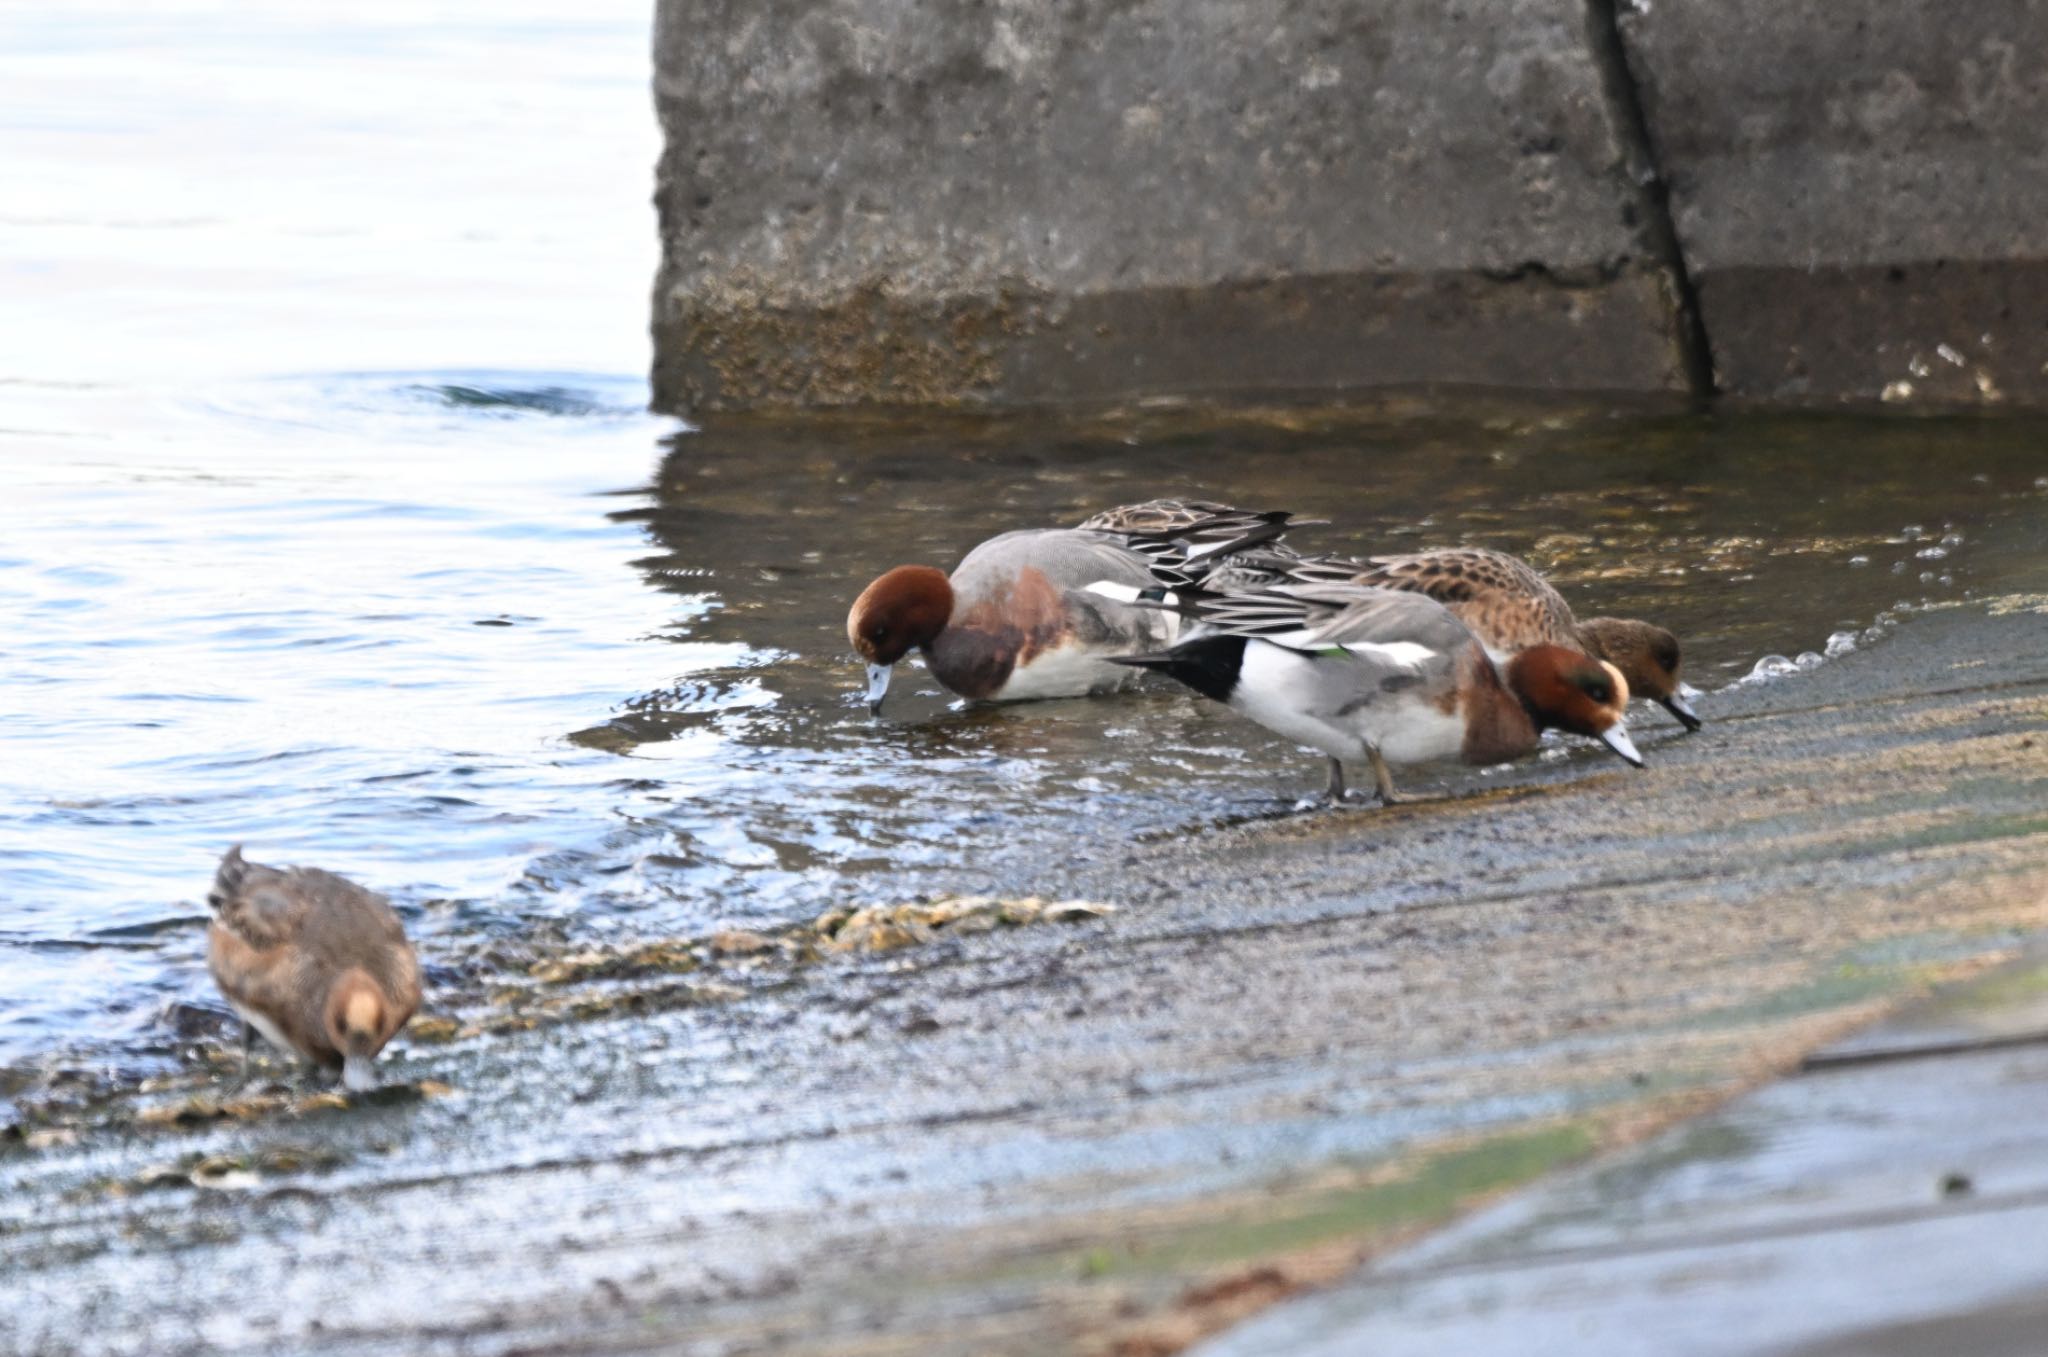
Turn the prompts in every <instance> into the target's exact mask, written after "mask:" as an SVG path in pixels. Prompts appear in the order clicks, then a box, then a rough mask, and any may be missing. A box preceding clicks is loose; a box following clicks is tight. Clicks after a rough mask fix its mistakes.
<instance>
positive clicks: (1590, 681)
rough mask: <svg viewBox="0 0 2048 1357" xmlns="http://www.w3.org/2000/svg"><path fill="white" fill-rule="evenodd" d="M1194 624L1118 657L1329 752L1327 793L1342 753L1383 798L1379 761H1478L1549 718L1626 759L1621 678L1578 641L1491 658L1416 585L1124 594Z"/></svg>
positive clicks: (1110, 584) (1388, 795) (1121, 596)
mask: <svg viewBox="0 0 2048 1357" xmlns="http://www.w3.org/2000/svg"><path fill="white" fill-rule="evenodd" d="M1096 592H1098V593H1101V594H1103V595H1104V596H1105V597H1108V598H1112V599H1115V600H1117V601H1119V602H1123V603H1126V604H1137V605H1142V606H1149V607H1157V608H1164V609H1167V610H1171V611H1176V612H1179V613H1181V614H1182V615H1183V616H1185V617H1186V618H1188V619H1190V620H1191V621H1192V622H1194V623H1195V624H1196V625H1194V626H1193V627H1191V628H1190V630H1189V634H1188V635H1187V636H1186V637H1184V638H1183V639H1181V640H1179V641H1177V642H1176V643H1175V644H1174V645H1172V646H1170V647H1168V648H1167V649H1165V650H1162V651H1158V652H1154V653H1150V654H1141V655H1127V656H1124V657H1122V658H1120V659H1119V660H1118V661H1117V663H1119V664H1122V665H1125V666H1127V667H1130V668H1134V669H1140V670H1149V671H1152V672H1156V673H1160V674H1164V675H1166V676H1167V677H1169V678H1172V679H1176V680H1178V681H1179V682H1181V683H1183V684H1185V685H1187V686H1188V687H1189V688H1192V689H1194V690H1195V691H1196V692H1198V693H1200V694H1202V695H1203V696H1204V697H1208V698H1212V699H1214V700H1215V701H1218V702H1221V703H1223V704H1224V705H1226V706H1228V707H1230V708H1231V709H1232V710H1233V711H1236V712H1238V713H1239V714H1240V715H1243V716H1246V717H1249V718H1250V719H1252V720H1253V721H1256V722H1258V723H1259V724H1260V725H1262V726H1264V727H1266V729H1268V730H1270V731H1272V732H1273V733H1274V734H1276V735H1280V736H1282V737H1284V738H1286V739H1289V740H1292V741H1294V742H1296V743H1297V744H1302V745H1306V746H1308V747H1309V748H1311V749H1317V750H1320V751H1321V752H1322V753H1324V754H1325V755H1327V756H1328V758H1329V761H1330V781H1329V796H1330V799H1331V800H1332V801H1333V802H1335V801H1342V800H1343V799H1344V797H1345V786H1344V766H1345V764H1347V763H1354V764H1355V763H1367V764H1370V765H1371V767H1372V772H1373V782H1374V788H1375V791H1376V792H1377V794H1378V797H1379V800H1380V801H1381V802H1382V803H1383V804H1388V805H1391V804H1394V803H1396V802H1397V801H1399V800H1400V799H1401V798H1400V797H1399V795H1398V794H1397V792H1396V791H1395V788H1394V779H1393V772H1392V769H1391V768H1390V766H1389V765H1391V764H1417V763H1433V762H1437V761H1440V760H1448V759H1456V760H1460V761H1462V762H1465V763H1468V764H1476V765H1489V764H1495V763H1503V762H1506V761H1508V760H1510V759H1515V758H1519V757H1521V756H1522V755H1524V754H1527V753H1529V752H1531V751H1532V750H1534V749H1535V748H1536V745H1537V740H1538V738H1539V737H1540V736H1541V734H1542V732H1543V731H1544V730H1546V729H1551V728H1556V729H1559V730H1566V731H1570V732H1572V733H1574V734H1579V735H1585V736H1588V737H1590V738H1592V739H1595V740H1598V741H1600V742H1601V743H1602V744H1604V745H1605V746H1606V747H1607V748H1608V749H1610V750H1612V751H1613V752H1614V753H1615V754H1616V755H1617V756H1619V757H1620V758H1622V759H1624V760H1625V761H1627V762H1628V763H1630V764H1632V765H1634V766H1635V767H1637V768H1640V767H1642V766H1643V759H1642V755H1640V754H1639V753H1637V752H1636V747H1635V745H1634V743H1633V742H1632V741H1631V740H1630V739H1629V735H1628V725H1627V714H1628V698H1629V689H1628V681H1627V680H1626V679H1625V678H1623V677H1622V675H1621V673H1620V671H1619V670H1618V669H1616V668H1615V666H1614V665H1613V664H1611V663H1609V662H1608V661H1605V660H1597V659H1594V658H1593V657H1591V656H1589V655H1586V654H1585V653H1583V652H1581V651H1576V650H1572V649H1569V648H1567V647H1564V646H1558V645H1551V644H1548V643H1540V644H1536V645H1532V646H1529V647H1526V648H1525V649H1523V650H1521V651H1519V652H1518V653H1516V654H1515V655H1514V656H1513V657H1512V658H1510V659H1508V660H1507V662H1506V663H1505V664H1504V665H1501V664H1496V662H1495V660H1494V658H1493V656H1492V655H1491V654H1489V652H1488V650H1487V647H1486V646H1485V645H1484V644H1483V643H1482V642H1481V641H1480V639H1479V638H1478V637H1477V636H1476V635H1475V634H1474V633H1473V630H1472V629H1471V628H1470V627H1468V626H1466V624H1465V623H1464V622H1462V621H1460V620H1459V619H1458V617H1457V616H1456V615H1455V614H1454V613H1453V612H1452V611H1451V610H1450V609H1449V608H1447V607H1446V606H1444V605H1443V604H1442V603H1439V602H1438V601H1437V600H1435V599H1433V598H1431V597H1429V596H1428V595H1426V594H1421V593H1415V592H1411V591H1406V590H1399V589H1387V588H1382V587H1378V586H1374V585H1364V584H1357V583H1353V582H1349V581H1339V582H1327V583H1291V584H1278V585H1272V586H1268V587H1263V588H1254V589H1246V590H1241V591H1231V592H1219V591H1216V590H1214V589H1212V588H1208V587H1203V586H1197V587H1194V588H1183V589H1180V590H1176V591H1172V592H1168V591H1166V590H1164V589H1161V588H1159V587H1157V586H1155V587H1153V588H1152V589H1149V590H1141V591H1138V592H1137V594H1136V596H1135V597H1134V596H1132V595H1131V593H1130V591H1128V590H1127V589H1126V588H1125V586H1123V585H1121V584H1119V583H1117V582H1114V581H1105V582H1104V584H1103V587H1101V588H1098V589H1097V590H1096Z"/></svg>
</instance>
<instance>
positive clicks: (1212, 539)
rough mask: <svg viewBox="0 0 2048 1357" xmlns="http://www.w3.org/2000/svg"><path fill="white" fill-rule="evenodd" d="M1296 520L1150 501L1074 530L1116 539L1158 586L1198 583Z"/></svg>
mask: <svg viewBox="0 0 2048 1357" xmlns="http://www.w3.org/2000/svg"><path fill="white" fill-rule="evenodd" d="M1320 521H1321V520H1317V519H1305V520H1298V521H1297V520H1296V519H1295V518H1294V515H1293V514H1292V513H1291V512H1290V511H1288V510H1285V509H1276V510H1252V509H1240V508H1237V507H1236V506H1234V505H1229V504H1219V503H1217V502H1215V501H1213V500H1183V499H1154V500H1147V501H1145V502H1144V503H1142V504H1125V505H1119V506H1118V507H1116V508H1114V509H1105V510H1103V511H1102V512H1101V513H1098V514H1094V515H1091V516H1090V517H1088V518H1086V519H1084V520H1083V521H1082V522H1081V523H1080V524H1079V525H1078V530H1079V531H1082V532H1097V533H1103V534H1106V535H1109V536H1112V537H1116V538H1119V539H1121V543H1122V545H1124V546H1126V547H1128V548H1129V549H1131V550H1133V551H1136V552H1138V553H1139V554H1140V555H1142V556H1144V557H1145V558H1146V560H1147V562H1148V563H1149V564H1150V565H1151V567H1152V571H1153V574H1154V575H1155V576H1156V577H1157V578H1158V579H1159V580H1160V582H1161V583H1163V584H1168V585H1183V584H1194V583H1200V582H1202V581H1204V580H1206V579H1207V578H1208V576H1209V575H1210V574H1211V573H1212V572H1213V571H1215V570H1216V569H1218V568H1219V567H1220V566H1221V564H1222V563H1224V562H1225V561H1228V560H1231V559H1234V558H1235V557H1237V556H1238V555H1240V554H1242V553H1244V552H1247V551H1250V550H1253V549H1256V548H1259V547H1262V546H1266V545H1268V544H1271V543H1274V542H1277V541H1279V540H1280V538H1281V537H1282V536H1283V535H1285V533H1286V532H1287V530H1288V529H1289V528H1290V527H1302V526H1304V525H1305V524H1310V523H1315V522H1320Z"/></svg>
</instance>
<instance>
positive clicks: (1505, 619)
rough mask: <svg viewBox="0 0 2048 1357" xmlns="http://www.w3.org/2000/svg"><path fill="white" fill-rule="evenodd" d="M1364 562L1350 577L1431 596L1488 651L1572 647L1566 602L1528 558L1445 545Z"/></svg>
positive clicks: (1573, 630) (1574, 629)
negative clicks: (1534, 647) (1462, 623)
mask: <svg viewBox="0 0 2048 1357" xmlns="http://www.w3.org/2000/svg"><path fill="white" fill-rule="evenodd" d="M1364 565H1365V569H1364V570H1363V571H1361V572H1360V573H1358V574H1357V575H1355V576H1354V577H1353V578H1355V579H1356V580H1357V581H1358V582H1359V583H1361V584H1370V585H1375V586H1377V587H1379V588H1383V589H1399V590H1405V591H1409V592H1413V593H1417V594H1422V595H1425V596H1427V597H1429V598H1433V599H1435V600H1436V601H1437V602H1439V603H1442V604H1443V605H1445V606H1446V607H1448V608H1450V609H1451V610H1452V611H1454V612H1456V613H1457V615H1458V616H1459V618H1460V619H1461V620H1463V621H1464V623H1465V624H1466V625H1467V626H1469V627H1470V628H1471V629H1472V632H1473V634H1474V635H1476V636H1477V637H1478V638H1479V640H1480V641H1481V643H1483V644H1484V645H1485V646H1486V648H1487V649H1488V650H1491V651H1495V652H1504V653H1509V654H1512V653H1514V652H1517V651H1522V650H1527V649H1528V648H1529V647H1530V646H1537V645H1558V646H1565V647H1568V648H1570V649H1577V648H1578V645H1579V641H1578V623H1577V621H1576V619H1574V618H1573V616H1572V609H1571V605H1570V604H1569V603H1566V602H1565V601H1564V596H1563V595H1561V594H1559V593H1558V592H1557V590H1556V589H1554V588H1552V587H1551V584H1550V581H1548V580H1546V579H1544V578H1543V576H1542V575H1540V574H1538V573H1537V572H1536V570H1535V568H1534V567H1532V566H1531V565H1529V563H1528V562H1526V561H1523V560H1520V559H1519V558H1517V557H1514V556H1510V555H1508V554H1507V553H1506V552H1503V551H1490V550H1487V549H1486V548H1484V547H1451V548H1446V549H1443V550H1439V551H1421V552H1414V553H1411V554H1407V555H1400V556H1374V557H1370V558H1368V560H1367V561H1366V562H1365V563H1364Z"/></svg>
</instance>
